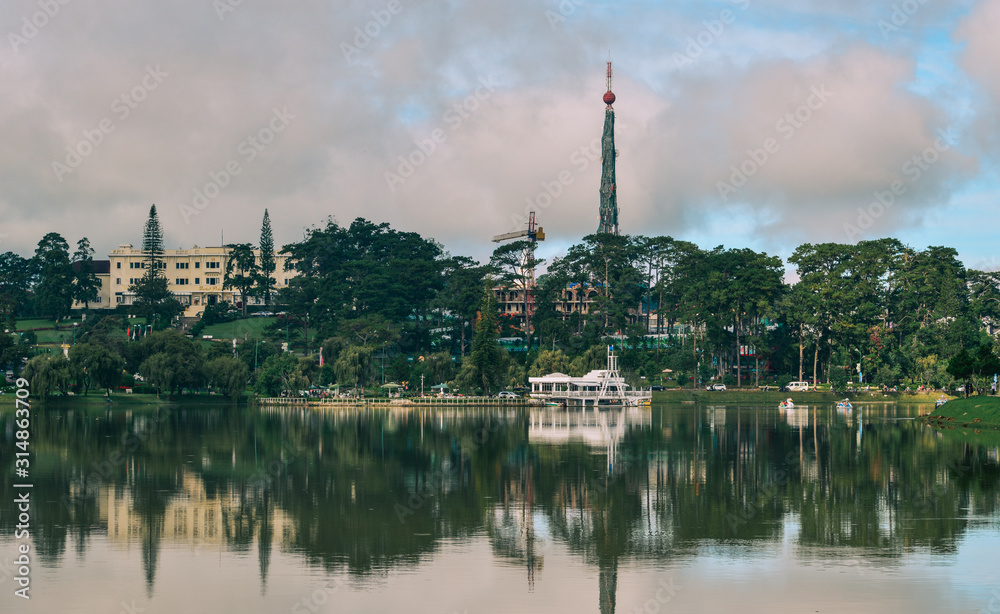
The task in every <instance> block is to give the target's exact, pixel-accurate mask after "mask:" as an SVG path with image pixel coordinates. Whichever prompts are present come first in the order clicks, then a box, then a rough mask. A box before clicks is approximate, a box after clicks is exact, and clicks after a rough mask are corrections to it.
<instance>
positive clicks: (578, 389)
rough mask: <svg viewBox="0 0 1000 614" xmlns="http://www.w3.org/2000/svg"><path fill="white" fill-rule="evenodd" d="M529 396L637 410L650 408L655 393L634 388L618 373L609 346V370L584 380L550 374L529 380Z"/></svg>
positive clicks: (646, 389) (616, 364) (598, 370)
mask: <svg viewBox="0 0 1000 614" xmlns="http://www.w3.org/2000/svg"><path fill="white" fill-rule="evenodd" d="M528 382H529V383H530V385H531V392H530V393H529V395H530V396H531V398H532V399H538V400H541V401H544V402H545V403H546V404H549V403H558V404H560V405H584V406H586V405H593V406H595V407H598V406H600V407H608V406H611V407H614V406H618V407H636V406H640V405H649V404H650V401H651V400H652V398H653V392H652V390H650V389H649V388H638V389H636V388H632V387H631V386H629V385H628V384H626V383H625V378H624V377H622V376H621V374H620V373H619V372H618V357H617V356H615V353H614V348H613V347H612V346H608V365H607V368H606V369H595V370H593V371H591V372H590V373H587V374H586V375H584V376H583V377H572V376H569V375H566V374H565V373H549V374H548V375H544V376H542V377H529V378H528Z"/></svg>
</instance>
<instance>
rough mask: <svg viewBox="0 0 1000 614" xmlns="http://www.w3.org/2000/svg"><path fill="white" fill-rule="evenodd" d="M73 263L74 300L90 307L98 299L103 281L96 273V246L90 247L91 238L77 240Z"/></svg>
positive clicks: (87, 307)
mask: <svg viewBox="0 0 1000 614" xmlns="http://www.w3.org/2000/svg"><path fill="white" fill-rule="evenodd" d="M73 264H74V265H75V269H76V270H75V271H74V274H75V285H74V287H73V300H75V301H77V302H80V303H83V306H84V308H85V309H90V303H91V301H96V300H97V294H98V290H99V289H100V287H101V282H100V281H99V280H98V279H97V274H95V273H94V248H92V247H90V240H88V239H87V237H84V238H82V239H80V240H79V241H77V242H76V252H74V253H73Z"/></svg>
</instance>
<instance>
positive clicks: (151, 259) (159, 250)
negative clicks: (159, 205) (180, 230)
mask: <svg viewBox="0 0 1000 614" xmlns="http://www.w3.org/2000/svg"><path fill="white" fill-rule="evenodd" d="M142 252H143V254H144V255H145V257H146V266H147V267H148V271H147V272H146V274H147V275H150V276H155V275H158V274H159V271H160V267H161V266H162V264H161V263H162V262H163V231H162V230H161V229H160V218H158V217H157V216H156V205H152V206H150V208H149V218H148V219H147V220H146V226H145V228H143V230H142Z"/></svg>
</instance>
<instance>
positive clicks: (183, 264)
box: [174, 262, 188, 269]
mask: <svg viewBox="0 0 1000 614" xmlns="http://www.w3.org/2000/svg"><path fill="white" fill-rule="evenodd" d="M174 268H177V269H186V268H188V263H187V262H175V263H174Z"/></svg>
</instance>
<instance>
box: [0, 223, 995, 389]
mask: <svg viewBox="0 0 1000 614" xmlns="http://www.w3.org/2000/svg"><path fill="white" fill-rule="evenodd" d="M159 233H160V231H159V223H158V220H157V219H156V211H155V207H154V208H151V210H150V219H149V220H148V221H147V223H146V228H145V229H144V236H143V247H144V249H145V250H146V251H147V252H148V257H147V268H146V270H145V272H144V277H143V281H142V282H141V284H139V285H138V286H137V288H136V290H142V291H143V293H140V297H139V299H140V300H139V301H138V304H137V305H136V306H134V307H133V308H132V309H131V313H133V314H136V315H140V316H142V315H144V316H146V319H147V322H150V321H151V322H152V323H154V324H156V326H154V328H164V327H167V326H168V325H169V323H170V322H169V320H170V319H171V317H172V315H173V314H174V313H176V309H177V305H176V304H175V303H176V301H174V300H173V299H172V298H170V297H169V296H168V294H169V293H166V288H165V278H164V276H163V274H162V271H161V270H160V266H159V265H158V264H157V258H158V257H159V256H158V254H160V253H161V252H162V247H161V243H162V238H161V237H160V234H159ZM260 243H261V248H262V250H261V252H260V255H259V256H257V255H255V251H254V250H255V248H254V247H253V246H252V245H250V244H234V245H230V246H229V247H230V248H232V257H231V258H229V259H228V265H227V270H226V279H225V282H224V283H225V285H226V287H229V288H235V289H236V290H237V291H238V292H239V294H240V295H241V297H242V298H243V301H242V304H243V314H244V315H246V305H247V302H248V301H247V299H248V298H249V297H263V298H264V299H265V300H272V301H274V302H275V303H276V304H277V305H279V306H280V307H278V309H280V310H282V312H283V313H282V314H281V317H280V318H279V319H277V321H275V322H274V323H273V324H272V325H271V326H270V327H269V328H267V329H265V330H264V336H265V339H266V340H267V341H266V346H265V350H264V353H263V355H262V354H261V349H260V344H259V343H258V344H257V345H256V346H255V347H254V351H253V354H254V361H253V362H252V363H251V362H248V361H247V360H246V358H245V354H243V355H241V352H242V350H241V351H238V352H236V355H237V356H236V357H239V359H240V360H243V364H244V366H245V367H246V369H247V373H246V376H245V377H243V372H242V370H241V368H239V367H238V366H236V365H235V363H233V362H225V361H220V360H218V359H219V358H222V357H225V358H227V359H235V358H236V357H234V356H233V355H232V354H233V352H232V349H233V348H231V347H228V348H225V349H226V352H225V356H222V355H210V353H205V352H202V350H201V348H199V347H197V346H196V345H194V344H192V343H191V342H190V341H189V340H185V338H184V336H183V335H181V334H179V333H176V332H169V333H164V334H169V335H170V336H159V335H152V336H147V337H145V338H143V340H142V341H141V343H139V344H138V345H137V346H136V347H139V348H142V349H130V348H133V345H135V344H132V343H129V344H128V347H121V346H122V344H123V341H122V340H123V339H124V337H125V335H124V334H123V329H124V328H125V327H126V326H127V323H126V322H125V321H124V320H115V323H113V324H108V323H107V322H108V320H104V321H101V322H102V326H104V328H105V329H107V330H111V329H114V328H115V327H117V330H116V332H115V333H114V334H113V335H109V334H107V330H105V333H103V334H102V333H100V330H99V329H98V327H94V330H90V329H89V328H88V327H84V328H83V329H81V332H84V333H85V334H84V335H81V337H80V344H81V345H82V347H80V348H79V349H76V348H74V350H73V351H72V352H71V353H70V355H69V360H67V361H65V363H64V362H60V361H59V360H57V359H53V358H45V360H35V361H33V362H32V363H31V365H30V367H31V368H30V372H31V373H33V374H35V375H36V376H37V377H39V378H40V379H39V382H40V384H41V385H43V387H44V389H46V390H52V391H59V390H61V389H63V388H65V386H74V387H76V388H78V389H80V390H83V391H86V390H88V389H89V388H90V387H101V388H110V387H112V386H113V385H114V384H115V383H116V376H115V373H116V372H118V371H121V372H126V373H132V374H134V373H140V374H141V375H142V376H143V377H144V378H145V379H146V380H147V383H149V384H151V385H153V386H155V387H157V388H158V389H161V390H164V391H179V390H181V389H190V388H200V387H203V386H205V385H208V384H211V385H213V386H214V387H216V388H218V389H220V390H226V391H227V392H229V393H233V392H234V391H235V389H236V388H237V387H238V386H237V382H238V381H239V380H240V379H241V378H242V379H244V380H246V381H248V382H249V384H250V385H251V386H255V387H256V389H257V391H258V392H260V393H262V394H263V393H267V394H272V393H276V392H279V391H281V390H291V391H295V390H298V389H305V388H308V387H309V386H310V385H326V384H339V385H340V386H342V387H345V388H349V389H354V388H365V387H368V388H372V387H378V386H381V385H383V384H386V383H392V382H397V383H402V384H403V385H409V387H410V389H411V390H412V389H415V387H416V385H417V384H416V382H417V381H418V380H420V379H421V376H423V380H425V383H426V384H427V385H428V386H430V385H438V384H443V383H446V382H448V383H450V384H451V386H452V387H454V386H456V385H457V386H458V387H459V388H460V389H465V390H466V391H484V392H495V391H496V390H497V389H499V388H502V387H509V386H517V385H522V384H525V383H526V377H527V376H528V374H539V373H545V372H550V371H553V370H559V371H564V372H567V373H570V374H574V375H576V374H582V373H583V372H585V371H586V370H588V369H591V368H595V367H599V366H601V364H602V362H603V355H604V348H605V347H606V346H607V345H608V344H613V345H615V346H617V347H618V350H619V353H620V356H621V360H620V365H621V367H622V369H623V370H624V371H625V372H626V376H627V377H628V378H629V379H630V380H632V381H633V382H636V383H642V384H644V385H649V384H652V383H665V384H668V385H676V384H681V385H684V384H686V383H688V382H690V383H704V382H705V381H706V380H708V379H710V378H719V379H721V380H722V381H724V382H726V383H727V384H733V385H760V384H762V383H769V384H773V383H776V382H778V381H779V380H780V381H789V380H791V379H797V380H807V379H812V380H815V381H817V382H827V383H833V384H834V385H835V386H837V387H839V388H843V387H845V386H847V385H848V384H849V383H851V382H856V381H861V382H863V383H864V384H870V385H885V386H894V385H906V384H909V385H921V384H923V385H926V386H934V387H941V386H952V385H954V384H955V383H956V382H957V383H964V382H968V383H970V384H972V385H973V386H975V387H978V388H985V387H987V386H988V385H989V384H988V380H989V379H991V378H992V375H993V373H994V372H995V371H996V370H997V368H998V367H1000V362H998V361H997V359H996V358H995V355H996V351H995V350H996V348H995V334H996V333H997V331H998V330H1000V273H997V272H984V271H975V270H967V269H966V268H965V266H964V265H963V264H962V263H961V262H960V261H959V259H958V255H957V252H956V250H955V249H953V248H950V247H940V246H932V247H928V248H927V249H924V250H917V249H914V248H911V247H909V246H906V245H904V244H902V243H901V242H900V241H898V240H895V239H878V240H872V241H862V242H859V243H857V244H855V245H846V244H837V243H823V244H804V245H800V246H799V247H798V248H797V249H796V250H795V251H794V253H793V254H792V256H791V257H790V258H789V259H788V263H787V266H788V267H789V269H788V270H786V268H785V267H786V264H785V263H783V262H782V261H781V259H779V258H778V257H776V256H772V255H769V254H766V253H761V252H756V251H754V250H751V249H726V248H724V247H722V246H718V247H714V248H711V249H702V248H700V247H698V246H697V245H694V244H692V243H689V242H686V241H679V240H676V239H673V238H672V237H643V236H637V237H632V236H612V235H600V234H598V235H590V236H587V237H584V238H583V239H582V241H581V242H580V243H578V244H576V245H573V246H571V247H569V248H568V249H567V251H566V253H565V254H564V255H563V256H562V257H558V258H555V259H553V260H552V261H551V262H549V263H548V265H547V268H546V270H545V271H544V273H543V274H539V275H538V277H537V280H535V276H536V271H535V268H536V267H539V265H540V264H541V260H538V259H536V258H535V256H534V246H533V245H532V244H530V242H528V241H516V242H513V243H508V244H505V245H500V246H499V247H498V248H497V249H496V250H495V251H494V253H493V256H492V257H491V258H490V261H489V262H488V263H486V264H480V263H478V262H476V261H475V260H472V259H471V258H466V257H462V256H452V255H450V254H447V253H445V252H444V251H443V250H442V248H441V246H440V245H439V244H438V243H436V242H435V241H434V240H432V239H429V238H425V237H422V236H420V235H418V234H416V233H412V232H403V231H399V230H396V229H393V228H391V227H390V226H389V225H388V224H375V223H373V222H370V221H367V220H364V219H361V218H358V219H356V220H354V221H353V222H351V224H350V225H348V226H341V225H340V224H338V223H337V222H335V221H334V220H328V221H327V222H326V224H325V225H324V226H322V227H316V228H312V229H310V230H309V231H308V232H307V233H306V236H305V238H304V239H303V240H302V241H300V242H297V243H293V244H290V245H286V246H284V248H283V250H282V251H283V252H284V253H286V254H288V255H289V259H288V261H287V262H288V264H287V266H289V267H291V268H294V269H295V270H296V272H297V273H298V274H297V275H296V276H295V277H294V278H292V280H291V282H290V283H289V285H288V287H287V288H282V289H281V290H277V291H274V290H273V278H272V277H271V273H272V272H273V271H269V270H268V269H269V268H273V242H272V239H271V228H270V219H269V217H268V216H267V214H266V212H265V216H264V220H263V224H262V229H261V237H260ZM92 253H93V250H92V249H91V248H90V245H89V242H88V241H87V240H86V238H84V239H81V240H80V241H79V242H78V243H77V251H76V253H74V254H73V255H72V256H71V255H70V253H69V247H68V244H67V242H66V241H65V240H64V239H63V238H62V237H61V236H59V235H58V234H56V233H49V234H47V235H46V236H45V237H43V239H42V240H41V241H40V242H39V245H38V248H37V249H36V251H35V254H34V255H33V257H32V258H30V259H25V258H22V257H21V256H18V255H17V254H13V253H10V252H8V253H6V254H0V315H2V316H3V317H4V318H5V319H6V321H7V322H8V326H10V325H13V324H14V323H15V321H16V320H17V319H18V318H24V317H28V316H37V315H43V316H46V317H49V318H53V319H59V318H63V317H65V316H66V315H67V314H68V312H69V308H70V305H71V304H72V302H73V300H74V299H75V300H76V301H78V302H80V303H87V302H88V301H90V300H92V299H93V286H94V284H93V279H92V277H93V274H92V272H91V264H90V263H91V262H92ZM539 268H540V267H539ZM537 273H542V272H541V271H537ZM488 279H489V280H492V281H489V282H487V281H486V280H488ZM786 279H787V280H790V281H791V283H789V282H788V281H786ZM536 282H537V283H536ZM484 283H486V284H487V288H488V289H487V290H486V291H485V292H484V290H483V288H484ZM526 285H527V286H528V287H529V288H530V289H531V291H530V295H529V296H525V294H524V293H523V292H521V293H517V294H515V293H508V295H509V296H512V297H513V296H516V297H517V298H516V299H510V300H511V301H514V302H516V303H518V304H516V305H515V304H514V302H512V303H508V305H507V306H508V307H510V309H511V311H512V312H513V315H511V314H510V313H501V311H502V309H501V305H498V301H497V296H496V295H495V291H498V290H501V289H503V288H511V289H513V288H518V289H519V288H523V287H524V286H526ZM272 291H273V295H272V296H271V297H270V299H268V295H269V294H271V293H272ZM231 311H232V310H231V306H230V305H229V304H228V303H220V304H219V305H218V306H213V307H211V308H208V307H207V308H206V309H205V313H204V317H203V320H202V322H200V323H199V324H198V325H197V326H196V327H195V329H194V332H195V333H199V334H200V332H201V330H202V329H203V328H204V327H205V326H208V325H211V324H212V323H217V322H223V321H227V320H229V319H231V318H234V317H235V316H236V312H235V311H232V312H231ZM230 312H231V313H230ZM521 314H527V317H524V316H523V315H521ZM524 320H528V322H527V324H528V325H527V326H525V321H524ZM92 322H93V320H92ZM526 329H527V330H526ZM235 330H236V328H235V326H234V331H235ZM29 332H30V331H29ZM529 333H530V334H529ZM244 337H245V336H244ZM509 337H516V338H515V339H510V338H509ZM111 338H115V339H116V341H115V342H114V343H110V342H107V340H108V339H111ZM101 339H103V340H104V341H101V342H100V343H103V345H101V346H100V347H98V346H96V345H94V344H97V343H99V340H101ZM284 342H288V344H289V347H288V348H287V349H288V350H290V351H292V352H293V353H294V354H295V356H294V358H292V357H289V358H288V359H286V358H285V357H281V356H280V350H279V349H278V346H279V344H282V343H284ZM154 344H159V345H156V346H155V348H154ZM241 345H242V344H241ZM320 348H322V355H323V358H324V360H323V364H322V365H320V364H319V360H318V358H319V355H320V353H321V350H320ZM508 350H510V351H508ZM0 353H2V354H0V358H2V360H3V361H4V362H5V363H6V364H7V365H8V366H17V363H18V362H19V361H20V359H21V358H30V352H28V351H27V350H26V346H25V342H24V338H23V336H22V337H15V338H13V339H7V340H6V342H5V343H3V344H0ZM303 361H304V362H303ZM122 363H124V364H122ZM209 365H210V366H209ZM665 373H667V374H669V375H664V374H665ZM129 377H131V376H129ZM428 378H430V379H431V380H432V381H429V382H428V381H426V380H427V379H428ZM643 379H645V381H644V382H643V381H642V380H643ZM297 387H301V388H297Z"/></svg>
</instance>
